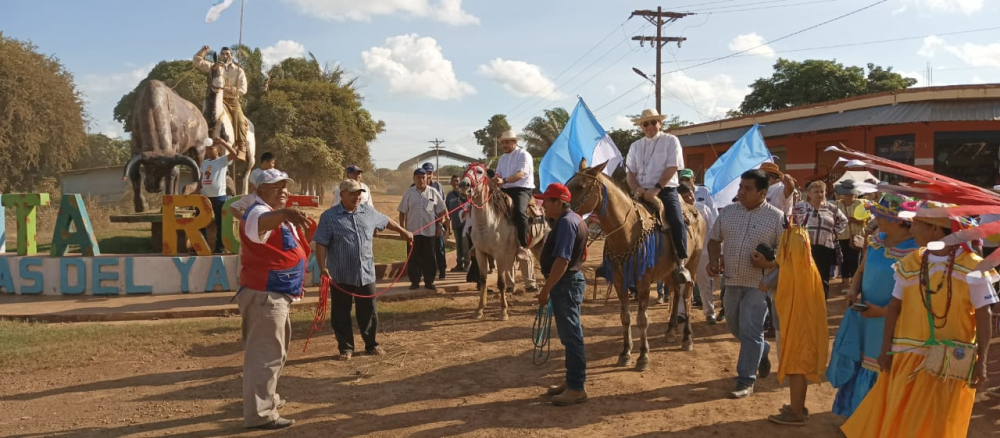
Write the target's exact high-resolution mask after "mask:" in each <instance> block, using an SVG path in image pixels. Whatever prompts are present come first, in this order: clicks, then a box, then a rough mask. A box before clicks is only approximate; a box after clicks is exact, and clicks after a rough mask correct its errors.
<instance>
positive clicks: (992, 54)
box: [917, 36, 1000, 68]
mask: <svg viewBox="0 0 1000 438" xmlns="http://www.w3.org/2000/svg"><path fill="white" fill-rule="evenodd" d="M941 50H944V51H946V52H948V53H950V54H952V55H954V56H955V57H957V58H958V59H961V60H962V61H963V62H965V63H966V64H968V65H970V66H973V67H996V68H1000V43H991V44H975V43H965V44H962V45H951V44H948V43H946V42H945V40H944V39H942V38H940V37H936V36H929V37H927V38H924V43H923V45H921V46H920V50H918V51H917V54H918V55H920V56H926V57H928V58H932V57H935V56H937V54H938V53H939V52H940V51H941Z"/></svg>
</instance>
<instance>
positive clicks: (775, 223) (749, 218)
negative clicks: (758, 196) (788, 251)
mask: <svg viewBox="0 0 1000 438" xmlns="http://www.w3.org/2000/svg"><path fill="white" fill-rule="evenodd" d="M784 225H785V215H784V213H782V212H781V210H778V209H777V208H776V207H775V206H773V205H771V204H768V203H767V202H762V203H761V204H760V205H759V206H758V207H757V208H754V209H753V210H747V209H746V207H744V206H743V204H740V203H739V202H737V203H733V204H729V205H727V206H725V207H724V208H722V209H721V210H719V217H717V218H716V219H715V225H714V226H712V231H710V232H709V233H708V238H709V239H710V240H714V241H716V242H724V243H725V246H726V249H725V251H723V252H722V253H723V255H722V257H723V261H724V262H725V270H724V275H725V278H726V285H728V286H740V287H750V288H754V289H756V288H757V287H758V286H759V284H760V281H761V280H762V279H763V278H764V272H763V270H761V269H760V268H755V267H754V266H753V263H751V262H750V255H751V254H753V252H754V251H756V250H757V246H758V245H766V246H769V247H771V248H777V247H778V242H779V241H780V240H781V234H782V233H783V232H784V231H785V229H784Z"/></svg>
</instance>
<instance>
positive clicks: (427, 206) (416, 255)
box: [397, 167, 448, 291]
mask: <svg viewBox="0 0 1000 438" xmlns="http://www.w3.org/2000/svg"><path fill="white" fill-rule="evenodd" d="M397 210H398V211H399V223H400V224H402V225H403V226H404V227H406V231H409V232H411V233H413V253H412V255H411V256H410V263H409V264H408V265H407V273H408V274H409V277H410V290H416V289H420V278H421V277H423V279H424V286H425V287H426V288H427V289H430V290H432V291H437V286H435V285H434V277H435V275H434V274H435V272H434V271H435V270H436V268H437V266H436V265H437V264H436V263H435V256H434V247H435V244H436V243H437V242H436V241H437V237H438V236H440V235H441V234H442V233H443V232H444V230H443V225H442V223H443V222H446V221H447V220H448V216H447V215H446V214H445V213H447V211H448V210H447V209H446V208H445V205H444V198H442V197H441V194H440V193H438V191H437V190H434V189H432V188H430V187H429V186H428V185H427V173H426V172H424V169H423V168H420V167H418V168H417V169H416V170H414V171H413V186H412V187H410V188H409V190H407V191H406V193H404V194H403V199H401V200H400V201H399V207H398V208H397ZM436 220H439V221H438V222H437V224H434V223H433V222H434V221H436ZM406 249H407V252H409V250H410V245H407V248H406Z"/></svg>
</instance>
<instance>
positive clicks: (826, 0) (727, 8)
mask: <svg viewBox="0 0 1000 438" xmlns="http://www.w3.org/2000/svg"><path fill="white" fill-rule="evenodd" d="M780 1H786V0H780ZM835 1H839V0H812V1H806V2H799V3H791V4H787V5H773V6H760V7H754V8H744V9H730V8H740V7H743V6H749V5H755V4H764V3H774V2H773V1H770V2H760V3H750V4H747V5H732V6H721V7H718V8H709V9H696V10H693V11H691V12H693V13H695V14H703V15H708V14H712V15H714V14H728V13H730V12H748V11H760V10H764V9H776V8H789V7H793V6H804V5H812V4H816V3H831V2H835ZM716 9H721V10H716Z"/></svg>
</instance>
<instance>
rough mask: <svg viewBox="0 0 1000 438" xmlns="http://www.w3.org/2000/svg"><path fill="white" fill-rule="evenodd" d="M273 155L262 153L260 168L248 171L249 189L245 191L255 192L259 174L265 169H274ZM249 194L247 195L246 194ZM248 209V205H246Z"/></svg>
mask: <svg viewBox="0 0 1000 438" xmlns="http://www.w3.org/2000/svg"><path fill="white" fill-rule="evenodd" d="M275 161H276V160H275V159H274V153H272V152H264V155H261V156H260V167H258V168H256V169H254V170H251V171H250V178H248V181H249V183H250V184H249V185H250V187H248V188H247V190H248V191H249V192H250V193H254V192H256V191H257V183H258V182H260V174H261V173H263V172H264V171H265V170H267V169H274V167H275V164H276V163H275ZM248 194H249V193H248ZM247 207H249V205H247Z"/></svg>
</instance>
